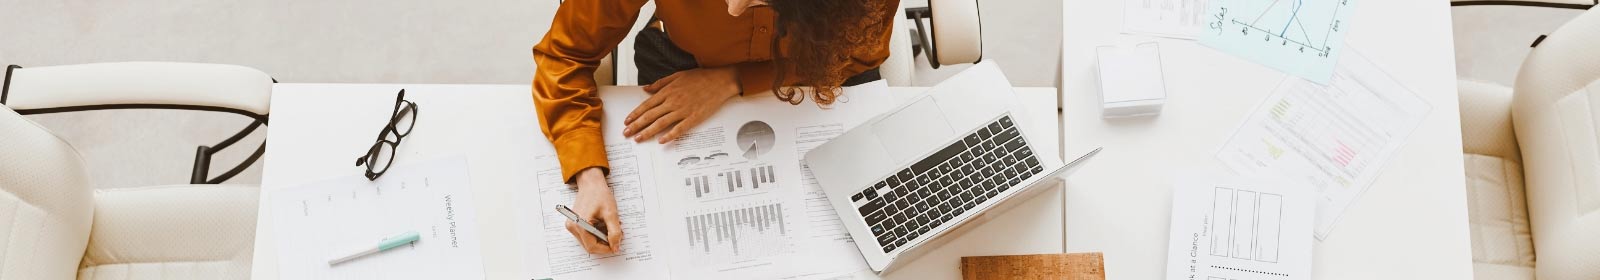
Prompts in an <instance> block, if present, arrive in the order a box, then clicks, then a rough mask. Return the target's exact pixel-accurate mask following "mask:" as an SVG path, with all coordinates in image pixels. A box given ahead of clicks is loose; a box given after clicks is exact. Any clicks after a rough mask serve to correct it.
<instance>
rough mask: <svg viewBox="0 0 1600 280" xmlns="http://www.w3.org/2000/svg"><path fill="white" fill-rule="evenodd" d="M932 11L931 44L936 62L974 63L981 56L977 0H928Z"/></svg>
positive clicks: (981, 45)
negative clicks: (936, 57) (937, 59)
mask: <svg viewBox="0 0 1600 280" xmlns="http://www.w3.org/2000/svg"><path fill="white" fill-rule="evenodd" d="M928 8H929V10H930V11H931V12H932V13H933V20H932V21H933V22H932V23H931V24H932V25H931V26H932V28H933V30H932V31H933V45H934V48H935V50H936V51H937V52H938V53H937V54H935V55H938V56H939V63H941V64H945V65H951V64H960V63H977V62H978V61H979V60H982V59H983V28H982V26H983V20H982V17H981V16H979V10H978V1H977V0H928Z"/></svg>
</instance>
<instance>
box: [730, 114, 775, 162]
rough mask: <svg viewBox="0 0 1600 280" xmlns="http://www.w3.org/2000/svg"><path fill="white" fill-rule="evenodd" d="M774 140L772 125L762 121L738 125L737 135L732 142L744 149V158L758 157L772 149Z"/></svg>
mask: <svg viewBox="0 0 1600 280" xmlns="http://www.w3.org/2000/svg"><path fill="white" fill-rule="evenodd" d="M775 140H776V139H775V138H774V136H773V134H772V125H768V124H767V123H766V122H763V121H750V122H747V123H744V125H742V126H739V135H736V136H735V137H734V143H735V144H738V145H739V150H742V151H744V158H746V159H760V158H761V156H762V155H766V154H767V152H770V151H772V143H773V141H775Z"/></svg>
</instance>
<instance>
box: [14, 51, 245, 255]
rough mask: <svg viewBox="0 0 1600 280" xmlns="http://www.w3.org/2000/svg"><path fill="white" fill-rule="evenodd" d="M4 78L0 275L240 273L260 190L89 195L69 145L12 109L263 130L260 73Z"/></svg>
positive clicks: (220, 68) (87, 72)
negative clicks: (241, 122)
mask: <svg viewBox="0 0 1600 280" xmlns="http://www.w3.org/2000/svg"><path fill="white" fill-rule="evenodd" d="M7 72H8V74H7V75H6V80H5V84H4V88H0V103H4V104H5V105H4V106H0V278H4V279H74V278H77V279H245V278H248V277H249V275H250V258H251V254H252V249H253V246H254V239H255V238H254V236H255V224H256V205H257V201H256V200H257V198H258V192H259V188H257V187H256V186H230V185H171V186H153V187H143V188H125V189H112V190H93V189H92V187H91V186H90V184H89V179H88V178H87V174H86V172H85V171H84V167H83V166H84V164H83V161H82V159H81V158H80V157H79V155H78V152H77V150H75V149H74V148H73V147H72V146H71V145H69V144H68V143H66V142H65V141H62V140H61V139H60V138H58V137H56V136H55V135H53V134H51V133H50V132H49V131H48V130H46V129H45V128H43V127H41V126H39V125H38V124H36V123H34V122H31V121H29V120H27V119H24V118H23V117H22V114H19V112H31V113H49V112H63V111H77V110H95V109H121V108H163V109H192V110H210V111H224V112H235V113H241V114H246V115H252V116H259V117H260V118H259V120H260V122H262V123H264V122H265V119H266V114H267V109H268V107H267V104H268V100H269V98H270V94H271V90H272V79H271V78H269V77H267V75H266V74H264V73H261V72H260V71H257V70H255V69H250V68H245V67H239V66H230V65H212V64H189V63H158V62H130V63H103V64H86V65H71V66H53V67H38V68H17V67H12V68H8V71H7ZM252 126H255V125H252ZM236 140H237V139H234V140H230V141H228V142H229V143H231V142H232V141H236ZM223 146H225V145H223ZM201 150H202V154H204V151H205V150H206V148H201ZM229 176H231V175H229ZM201 177H204V175H201Z"/></svg>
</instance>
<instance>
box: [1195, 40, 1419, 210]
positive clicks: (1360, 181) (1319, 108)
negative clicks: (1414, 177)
mask: <svg viewBox="0 0 1600 280" xmlns="http://www.w3.org/2000/svg"><path fill="white" fill-rule="evenodd" d="M1340 60H1341V61H1340V63H1339V67H1338V68H1337V69H1336V71H1335V72H1334V75H1333V77H1332V78H1331V79H1330V80H1329V83H1328V85H1326V86H1323V85H1318V84H1316V83H1313V82H1310V81H1307V80H1303V79H1299V78H1295V77H1290V78H1287V79H1285V80H1284V81H1283V82H1282V83H1280V84H1279V85H1278V88H1277V89H1275V90H1274V92H1273V94H1272V96H1270V97H1268V98H1267V99H1266V100H1265V101H1264V102H1262V103H1261V104H1260V105H1257V107H1256V109H1255V110H1254V111H1252V113H1251V114H1250V116H1249V117H1248V118H1247V119H1246V120H1245V122H1244V124H1243V125H1242V126H1240V128H1239V130H1238V131H1237V132H1235V133H1234V135H1233V137H1232V138H1231V139H1229V140H1228V142H1227V143H1226V144H1224V145H1223V147H1222V149H1221V150H1220V151H1219V152H1218V153H1217V158H1218V159H1220V160H1221V161H1222V163H1223V164H1224V165H1227V166H1228V167H1229V168H1231V169H1233V170H1234V171H1237V172H1239V173H1240V174H1243V175H1246V176H1255V175H1273V176H1283V177H1286V178H1289V179H1293V180H1298V181H1299V182H1304V183H1307V184H1310V185H1312V186H1314V187H1315V188H1316V191H1317V193H1316V194H1317V196H1316V202H1317V226H1316V234H1317V238H1318V239H1322V238H1326V237H1327V235H1328V233H1329V232H1330V231H1332V229H1333V225H1334V223H1336V222H1337V221H1338V220H1339V216H1340V215H1342V214H1343V213H1344V212H1345V208H1347V207H1349V205H1350V204H1351V202H1353V201H1355V199H1356V198H1358V197H1360V195H1361V193H1362V192H1364V191H1366V189H1367V187H1369V186H1371V185H1372V182H1373V181H1374V180H1375V179H1376V178H1377V176H1378V174H1379V171H1380V170H1381V167H1383V164H1384V163H1385V162H1387V161H1388V159H1389V158H1390V157H1392V156H1393V155H1394V152H1395V151H1396V150H1399V148H1400V146H1401V145H1403V144H1405V142H1406V141H1405V140H1406V138H1407V137H1408V136H1409V135H1410V134H1411V131H1412V130H1414V129H1416V127H1417V125H1419V124H1421V123H1422V119H1423V117H1425V116H1427V114H1428V111H1429V110H1430V107H1429V105H1428V104H1427V103H1426V102H1424V101H1423V100H1422V99H1420V98H1418V97H1417V96H1416V94H1413V93H1412V92H1411V91H1410V90H1407V89H1406V88H1405V87H1404V86H1402V85H1400V84H1399V83H1398V82H1396V81H1395V80H1394V79H1393V78H1390V77H1389V76H1388V75H1387V74H1385V73H1384V72H1383V71H1382V70H1380V69H1378V68H1377V67H1376V66H1374V65H1373V64H1372V63H1371V62H1369V61H1367V60H1366V59H1365V58H1363V57H1361V56H1360V55H1359V54H1358V53H1356V52H1349V53H1347V54H1346V55H1345V56H1343V57H1342V58H1341V59H1340Z"/></svg>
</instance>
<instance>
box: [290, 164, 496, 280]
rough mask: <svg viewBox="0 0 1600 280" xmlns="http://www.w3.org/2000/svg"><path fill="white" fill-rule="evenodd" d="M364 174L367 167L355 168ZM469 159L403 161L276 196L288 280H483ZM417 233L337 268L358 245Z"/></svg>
mask: <svg viewBox="0 0 1600 280" xmlns="http://www.w3.org/2000/svg"><path fill="white" fill-rule="evenodd" d="M351 170H359V169H351ZM468 184H469V182H468V178H467V160H466V158H460V157H457V158H452V159H441V160H433V161H427V162H418V163H415V164H398V165H395V166H394V167H392V168H390V169H389V171H388V172H385V173H384V175H383V176H382V177H379V178H378V180H376V181H368V180H367V178H366V177H362V176H361V174H360V173H351V175H350V176H346V177H340V178H335V179H329V180H325V181H321V182H314V183H309V184H306V185H302V186H299V187H296V188H293V189H287V190H283V191H278V192H274V193H272V197H271V203H272V207H271V208H270V209H272V211H273V213H272V217H274V218H276V219H277V226H276V227H277V228H276V230H277V234H275V235H274V236H276V237H277V242H276V243H277V245H278V256H279V259H278V270H279V272H278V274H279V275H280V277H282V278H283V279H482V278H483V262H482V253H481V250H480V246H479V242H478V240H479V239H478V223H477V220H478V219H477V215H476V214H475V213H474V207H473V203H472V191H471V188H469V187H468V186H469V185H468ZM407 231H415V232H417V233H419V235H420V238H419V239H418V240H417V241H416V242H413V243H411V244H407V245H401V247H399V248H393V249H390V250H385V251H383V252H378V253H373V254H371V255H367V256H363V257H361V258H359V259H355V260H351V261H348V262H342V263H339V264H336V265H330V264H329V263H328V260H329V259H330V257H332V256H334V255H335V253H338V250H341V249H346V248H349V247H350V246H351V245H360V244H373V243H375V242H377V241H378V240H380V239H382V238H384V237H386V236H389V235H392V234H394V233H396V232H407Z"/></svg>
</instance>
